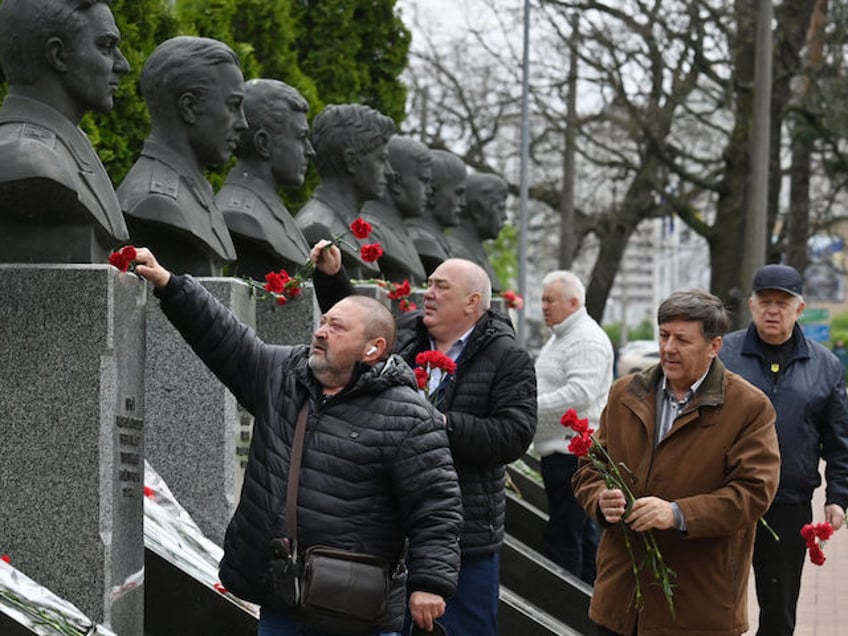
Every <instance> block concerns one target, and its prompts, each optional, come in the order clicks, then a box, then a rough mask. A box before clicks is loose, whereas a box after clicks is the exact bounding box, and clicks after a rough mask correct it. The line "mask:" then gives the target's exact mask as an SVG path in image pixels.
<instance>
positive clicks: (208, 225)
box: [118, 36, 247, 276]
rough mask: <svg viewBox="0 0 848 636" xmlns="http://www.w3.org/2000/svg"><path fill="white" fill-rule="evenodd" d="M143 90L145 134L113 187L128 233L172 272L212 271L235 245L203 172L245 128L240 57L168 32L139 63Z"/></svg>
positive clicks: (229, 258)
mask: <svg viewBox="0 0 848 636" xmlns="http://www.w3.org/2000/svg"><path fill="white" fill-rule="evenodd" d="M141 93H142V95H143V96H144V101H145V102H146V103H147V107H148V109H149V110H150V124H151V130H150V135H149V136H148V138H147V139H146V140H145V142H144V147H143V148H142V151H141V156H140V157H139V158H138V159H137V160H136V162H135V164H134V165H133V167H132V168H131V169H130V171H129V173H128V174H127V176H126V177H125V178H124V180H123V181H122V182H121V185H120V186H119V187H118V199H119V200H120V202H121V207H122V209H123V210H124V214H125V215H126V219H127V225H128V226H129V230H130V236H131V237H132V239H133V241H135V242H138V243H139V244H142V245H145V246H147V247H150V249H151V250H153V251H154V252H155V253H156V255H157V257H160V258H161V259H162V261H163V262H167V263H169V264H170V266H171V267H173V269H174V271H178V272H188V273H190V274H194V275H197V276H218V275H220V274H221V271H222V267H223V265H224V264H225V263H231V262H233V261H235V260H236V251H235V247H234V246H233V242H232V239H231V238H230V234H229V231H228V230H227V224H226V222H225V221H224V216H223V215H222V214H221V212H220V210H218V207H217V206H216V205H215V197H214V193H213V191H212V186H211V185H210V184H209V182H208V181H207V180H206V176H205V175H204V173H203V171H204V170H205V169H206V168H208V167H210V166H220V165H223V164H224V163H225V162H226V161H227V160H228V159H229V158H230V154H231V153H232V152H233V150H235V148H236V145H237V144H238V140H239V135H240V134H241V131H243V130H245V129H246V128H247V122H246V121H245V117H244V110H243V108H242V102H243V101H244V78H243V77H242V74H241V65H240V62H239V58H238V56H237V55H236V54H235V52H234V51H233V50H232V49H231V48H230V47H229V46H227V45H226V44H224V43H223V42H219V41H218V40H211V39H209V38H199V37H191V36H178V37H175V38H171V39H170V40H166V41H165V42H163V43H162V44H160V45H159V46H157V47H156V49H155V50H154V51H153V53H151V55H150V57H149V58H148V59H147V61H146V62H145V63H144V68H142V71H141ZM166 259H167V260H166Z"/></svg>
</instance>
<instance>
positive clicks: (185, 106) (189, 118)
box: [177, 91, 200, 124]
mask: <svg viewBox="0 0 848 636" xmlns="http://www.w3.org/2000/svg"><path fill="white" fill-rule="evenodd" d="M177 113H179V116H180V118H181V119H182V120H183V121H184V122H185V123H187V124H193V123H195V122H196V121H197V116H198V115H199V114H200V99H199V98H198V96H197V95H195V94H194V93H192V92H190V91H186V92H185V93H183V94H182V95H180V96H179V97H177Z"/></svg>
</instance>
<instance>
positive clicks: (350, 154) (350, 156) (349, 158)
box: [342, 148, 359, 174]
mask: <svg viewBox="0 0 848 636" xmlns="http://www.w3.org/2000/svg"><path fill="white" fill-rule="evenodd" d="M342 158H343V159H344V164H345V170H346V171H347V173H348V174H356V171H357V170H358V169H359V154H358V153H357V152H356V150H354V149H353V148H345V150H344V152H343V153H342Z"/></svg>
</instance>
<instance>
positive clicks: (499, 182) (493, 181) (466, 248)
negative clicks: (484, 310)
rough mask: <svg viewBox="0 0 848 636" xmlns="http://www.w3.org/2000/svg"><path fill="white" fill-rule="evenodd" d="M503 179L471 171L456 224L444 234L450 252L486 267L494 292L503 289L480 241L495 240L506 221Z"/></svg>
mask: <svg viewBox="0 0 848 636" xmlns="http://www.w3.org/2000/svg"><path fill="white" fill-rule="evenodd" d="M508 195H509V189H508V187H507V184H506V181H504V180H503V179H501V178H500V177H499V176H497V175H494V174H477V173H475V174H470V175H468V179H467V180H466V181H465V207H464V208H463V209H462V210H461V211H460V213H459V225H457V226H456V227H454V228H452V229H450V230H449V231H448V233H447V235H448V244H449V245H450V248H451V254H452V255H453V256H455V257H457V258H464V259H467V260H469V261H472V262H474V263H477V264H478V265H479V266H480V267H482V268H483V269H485V270H486V273H487V274H488V275H489V279H490V280H491V281H492V289H493V290H494V291H502V290H501V283H500V280H499V279H498V276H497V274H496V273H495V270H494V269H493V268H492V263H491V262H490V261H489V257H488V255H487V254H486V250H485V249H483V241H487V240H490V239H495V238H497V237H498V234H500V231H501V228H502V227H503V226H504V223H506V198H507V196H508Z"/></svg>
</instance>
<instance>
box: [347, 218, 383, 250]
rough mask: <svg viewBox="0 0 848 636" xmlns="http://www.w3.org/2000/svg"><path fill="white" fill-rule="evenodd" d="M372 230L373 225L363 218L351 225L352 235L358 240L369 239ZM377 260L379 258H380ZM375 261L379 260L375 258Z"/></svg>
mask: <svg viewBox="0 0 848 636" xmlns="http://www.w3.org/2000/svg"><path fill="white" fill-rule="evenodd" d="M372 229H373V228H372V227H371V224H370V223H369V222H368V221H366V220H365V219H363V218H362V217H359V218H357V219H356V220H355V221H354V222H353V223H351V224H350V232H351V234H353V235H354V236H355V237H356V238H358V239H365V238H368V235H369V234H371V230H372ZM363 258H364V257H363ZM377 258H379V256H378V257H377ZM366 260H367V259H366ZM374 260H375V261H376V260H377V259H376V258H375V259H374Z"/></svg>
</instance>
